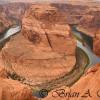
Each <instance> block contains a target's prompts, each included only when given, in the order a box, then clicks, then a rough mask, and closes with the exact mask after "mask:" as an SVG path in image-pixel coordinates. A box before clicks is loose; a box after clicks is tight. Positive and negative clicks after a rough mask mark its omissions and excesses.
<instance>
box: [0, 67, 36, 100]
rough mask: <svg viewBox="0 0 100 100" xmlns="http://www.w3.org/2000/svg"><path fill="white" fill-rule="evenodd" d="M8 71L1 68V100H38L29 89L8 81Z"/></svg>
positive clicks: (16, 82)
mask: <svg viewBox="0 0 100 100" xmlns="http://www.w3.org/2000/svg"><path fill="white" fill-rule="evenodd" d="M7 77H8V76H7V71H6V70H5V69H4V68H3V67H1V68H0V100H36V99H35V98H34V97H33V96H32V92H31V90H30V88H29V87H27V86H25V85H23V84H21V83H19V82H18V81H15V80H12V79H8V78H7Z"/></svg>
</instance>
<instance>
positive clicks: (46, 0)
mask: <svg viewBox="0 0 100 100" xmlns="http://www.w3.org/2000/svg"><path fill="white" fill-rule="evenodd" d="M69 1H73V2H78V1H82V2H83V1H84V2H86V1H89V2H91V1H93V2H95V1H96V2H97V1H99V2H100V0H0V3H7V2H50V3H54V2H57V3H66V2H69Z"/></svg>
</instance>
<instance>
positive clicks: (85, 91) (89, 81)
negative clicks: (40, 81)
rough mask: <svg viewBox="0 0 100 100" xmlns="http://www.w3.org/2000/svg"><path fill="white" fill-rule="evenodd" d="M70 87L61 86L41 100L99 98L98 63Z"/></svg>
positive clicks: (94, 99) (99, 75)
mask: <svg viewBox="0 0 100 100" xmlns="http://www.w3.org/2000/svg"><path fill="white" fill-rule="evenodd" d="M92 67H94V68H92V69H90V70H89V71H88V73H87V74H86V75H84V76H83V77H82V78H81V79H80V80H79V81H78V82H76V83H75V84H74V85H73V86H72V87H70V88H69V87H66V86H63V87H61V88H58V89H55V90H53V91H51V92H50V93H49V95H48V96H47V97H46V98H44V99H43V100H84V99H85V100H99V98H100V84H99V83H100V79H99V77H100V64H97V65H95V66H92Z"/></svg>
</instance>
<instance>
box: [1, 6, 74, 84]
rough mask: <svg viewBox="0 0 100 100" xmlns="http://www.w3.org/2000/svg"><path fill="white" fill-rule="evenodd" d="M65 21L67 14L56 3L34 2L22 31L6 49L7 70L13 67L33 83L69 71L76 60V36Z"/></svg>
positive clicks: (27, 81) (24, 20) (26, 16)
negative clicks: (60, 10)
mask: <svg viewBox="0 0 100 100" xmlns="http://www.w3.org/2000/svg"><path fill="white" fill-rule="evenodd" d="M64 23H65V22H64V16H63V15H62V14H61V12H59V11H57V10H56V8H55V7H51V6H50V5H32V6H31V8H30V9H29V10H28V11H27V12H26V14H25V16H24V18H23V21H22V31H21V33H19V34H18V35H16V36H14V37H12V38H11V39H10V41H9V42H8V43H7V44H6V45H5V47H4V48H3V49H2V59H3V62H4V63H5V67H6V69H7V71H10V70H11V69H10V68H12V69H13V70H14V71H15V72H16V73H17V74H18V75H20V76H22V77H25V78H26V81H25V82H24V83H26V84H31V85H36V84H38V83H39V84H40V83H43V82H46V81H50V80H52V79H56V78H59V77H60V76H63V75H64V74H65V73H67V72H69V71H70V70H71V69H72V68H73V66H74V65H75V62H76V59H75V48H76V40H75V39H74V38H73V36H71V34H70V28H69V26H68V25H67V24H64ZM13 70H12V71H13Z"/></svg>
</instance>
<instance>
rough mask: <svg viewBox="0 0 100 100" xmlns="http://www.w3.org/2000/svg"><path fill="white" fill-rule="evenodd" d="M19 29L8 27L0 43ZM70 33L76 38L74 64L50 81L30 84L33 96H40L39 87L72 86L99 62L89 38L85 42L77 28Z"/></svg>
mask: <svg viewBox="0 0 100 100" xmlns="http://www.w3.org/2000/svg"><path fill="white" fill-rule="evenodd" d="M20 31H21V26H19V25H16V26H13V27H10V28H9V29H8V30H7V31H6V32H5V33H4V34H3V35H2V34H1V36H0V43H1V44H2V43H3V42H4V41H5V40H7V39H8V38H10V37H11V36H13V35H15V34H17V33H19V32H20ZM72 33H73V34H74V36H75V37H76V39H77V48H76V64H75V66H74V67H73V69H72V71H71V72H69V73H66V74H65V75H64V76H61V77H59V78H57V79H54V80H51V81H50V82H45V83H43V84H39V85H36V86H31V88H32V90H33V95H34V96H37V97H39V98H41V97H40V95H39V91H41V89H46V90H47V91H51V90H53V89H54V88H57V87H60V86H63V85H66V86H72V85H73V84H74V83H75V82H76V81H77V80H79V79H80V77H81V76H82V75H83V74H84V71H85V69H86V68H89V67H91V66H92V65H94V64H96V63H100V58H99V57H97V56H96V55H95V54H94V53H93V51H92V49H91V46H90V45H91V43H92V42H91V39H89V41H90V42H89V41H88V40H86V41H88V42H86V41H85V38H83V35H81V33H80V32H79V31H78V30H74V29H73V28H72ZM90 38H91V37H90ZM86 39H87V38H86ZM83 42H86V45H83ZM89 44H90V45H89Z"/></svg>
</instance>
